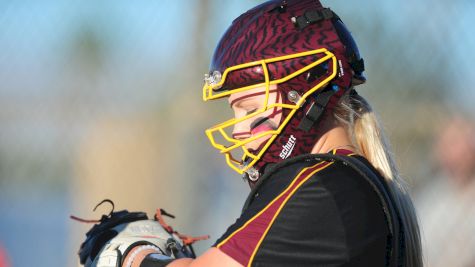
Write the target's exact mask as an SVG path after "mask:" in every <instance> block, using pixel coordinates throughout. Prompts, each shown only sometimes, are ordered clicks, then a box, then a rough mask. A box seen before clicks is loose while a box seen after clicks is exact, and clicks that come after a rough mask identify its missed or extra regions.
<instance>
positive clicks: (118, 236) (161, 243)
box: [71, 199, 208, 267]
mask: <svg viewBox="0 0 475 267" xmlns="http://www.w3.org/2000/svg"><path fill="white" fill-rule="evenodd" d="M103 203H110V204H111V205H112V210H111V212H110V213H109V215H102V217H101V219H100V220H83V219H80V218H77V217H75V216H71V218H72V219H75V220H78V221H81V222H88V223H96V224H95V225H94V226H93V227H92V228H91V229H90V230H89V231H88V232H87V233H86V240H85V241H84V242H83V243H82V244H81V247H80V249H79V252H78V254H79V259H80V262H81V264H83V265H84V266H86V267H107V266H111V267H117V266H122V265H124V259H125V257H126V256H127V254H128V253H129V252H130V251H131V249H133V248H134V247H137V246H147V248H148V249H151V250H153V251H154V252H153V253H156V254H161V255H163V256H164V258H167V257H168V258H169V259H176V258H184V257H188V258H194V257H195V254H194V251H193V248H192V246H191V244H192V243H194V242H195V241H197V240H203V239H206V238H208V237H207V236H202V237H197V238H194V237H190V236H186V235H181V234H179V233H178V232H176V231H174V230H173V228H172V227H171V226H169V225H167V224H166V223H165V221H164V220H163V217H162V215H166V216H169V217H172V218H174V216H173V215H171V214H168V213H166V212H165V211H164V210H162V209H157V213H156V214H155V216H154V219H153V220H149V219H148V217H147V214H145V213H144V212H129V211H127V210H121V211H117V212H114V203H113V202H112V201H111V200H109V199H105V200H103V201H102V202H101V203H99V204H98V205H97V206H96V207H95V208H94V210H95V209H96V208H97V207H98V206H99V205H101V204H103ZM131 255H132V254H131ZM126 265H127V264H126Z"/></svg>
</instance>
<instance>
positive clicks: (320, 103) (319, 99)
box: [299, 85, 338, 132]
mask: <svg viewBox="0 0 475 267" xmlns="http://www.w3.org/2000/svg"><path fill="white" fill-rule="evenodd" d="M334 86H336V85H334ZM335 89H336V90H335ZM337 90H338V86H336V87H335V88H332V89H327V90H325V91H323V92H321V93H320V94H318V95H317V96H316V97H315V100H314V101H312V102H311V104H310V107H309V109H308V110H307V112H306V113H305V116H304V117H303V118H302V121H301V122H300V124H299V129H301V130H303V131H305V132H308V131H310V129H311V128H312V127H313V125H314V124H315V123H316V122H317V121H318V120H319V119H320V117H321V116H322V115H323V112H324V111H325V107H326V106H327V104H328V102H330V99H331V97H332V96H333V95H334V94H335V92H336V91H337Z"/></svg>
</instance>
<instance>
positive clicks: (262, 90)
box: [228, 85, 277, 106]
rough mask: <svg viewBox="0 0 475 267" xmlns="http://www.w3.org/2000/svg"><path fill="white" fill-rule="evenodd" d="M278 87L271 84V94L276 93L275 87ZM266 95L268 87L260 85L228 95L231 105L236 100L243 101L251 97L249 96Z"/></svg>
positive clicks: (260, 96)
mask: <svg viewBox="0 0 475 267" xmlns="http://www.w3.org/2000/svg"><path fill="white" fill-rule="evenodd" d="M276 88H277V86H276V85H271V86H270V87H269V94H272V93H275V89H276ZM265 95H266V87H265V86H260V87H257V88H254V89H251V90H246V91H243V92H238V93H234V94H231V95H230V96H229V97H228V103H229V105H231V106H232V105H233V104H234V103H236V102H239V101H242V100H244V99H249V98H265Z"/></svg>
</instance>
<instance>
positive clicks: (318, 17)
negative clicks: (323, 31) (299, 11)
mask: <svg viewBox="0 0 475 267" xmlns="http://www.w3.org/2000/svg"><path fill="white" fill-rule="evenodd" d="M333 18H336V19H339V17H338V15H337V14H335V13H334V12H333V11H332V10H331V9H329V8H324V9H321V10H308V11H305V13H304V14H303V15H302V16H297V17H292V18H291V20H292V23H293V24H294V25H295V27H297V28H298V29H299V30H302V29H303V28H305V27H307V26H308V25H310V24H313V23H317V22H320V21H322V20H327V19H333Z"/></svg>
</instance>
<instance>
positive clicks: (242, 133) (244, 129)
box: [232, 121, 251, 140]
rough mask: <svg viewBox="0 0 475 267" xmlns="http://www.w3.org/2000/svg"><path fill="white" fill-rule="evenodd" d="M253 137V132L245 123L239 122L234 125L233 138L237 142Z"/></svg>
mask: <svg viewBox="0 0 475 267" xmlns="http://www.w3.org/2000/svg"><path fill="white" fill-rule="evenodd" d="M250 136H251V130H250V129H249V127H248V125H246V123H245V121H241V122H238V123H236V124H234V128H233V132H232V137H233V138H234V139H237V140H243V139H246V138H249V137H250Z"/></svg>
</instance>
